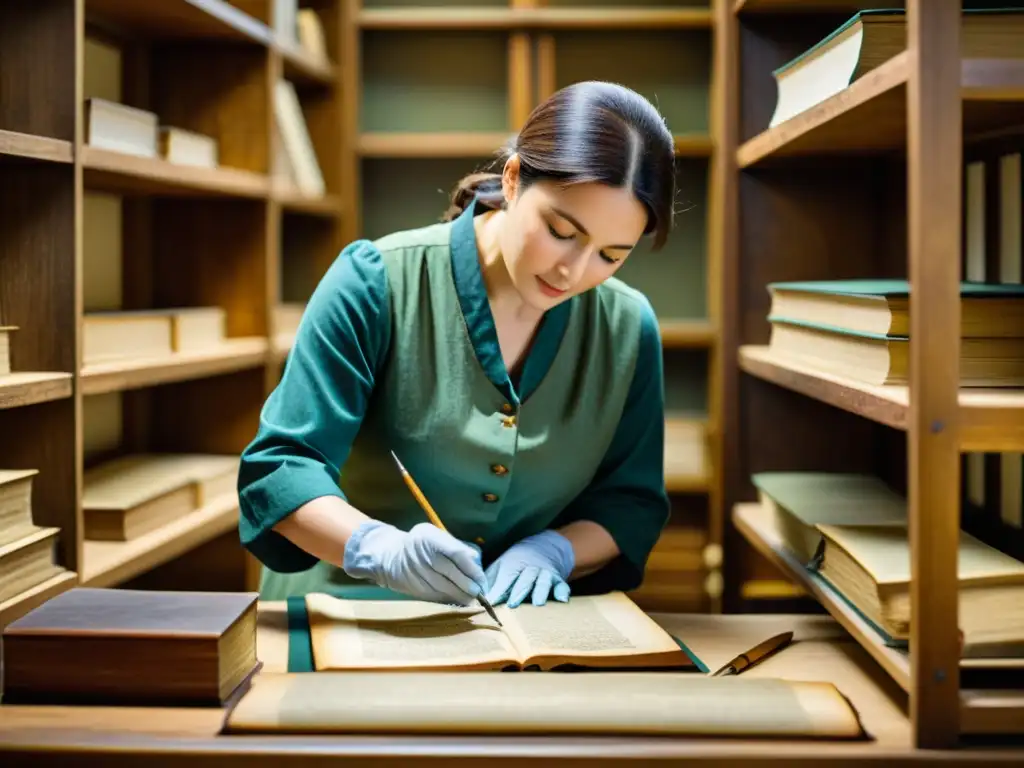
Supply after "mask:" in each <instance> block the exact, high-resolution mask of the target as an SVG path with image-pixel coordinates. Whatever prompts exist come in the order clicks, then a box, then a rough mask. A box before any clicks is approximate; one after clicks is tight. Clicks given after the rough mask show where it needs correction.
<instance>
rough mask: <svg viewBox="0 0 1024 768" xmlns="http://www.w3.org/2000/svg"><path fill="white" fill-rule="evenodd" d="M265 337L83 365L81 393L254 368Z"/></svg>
mask: <svg viewBox="0 0 1024 768" xmlns="http://www.w3.org/2000/svg"><path fill="white" fill-rule="evenodd" d="M267 351H268V342H267V339H265V338H262V337H254V338H235V339H228V340H227V341H226V342H225V343H224V345H223V348H222V349H215V350H210V351H204V352H177V353H174V354H171V355H163V356H161V357H151V358H143V359H138V360H134V359H129V360H123V361H122V360H118V361H114V362H106V363H96V364H93V365H87V366H85V367H83V368H82V375H81V380H82V384H81V387H82V394H84V395H100V394H103V393H105V392H122V391H124V390H128V389H138V388H140V387H152V386H155V385H157V384H168V383H171V382H175V381H187V380H189V379H200V378H206V377H208V376H215V375H219V374H223V373H230V372H232V371H241V370H245V369H247V368H255V367H257V366H260V365H263V364H264V363H265V362H266V357H267Z"/></svg>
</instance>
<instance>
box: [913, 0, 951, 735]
mask: <svg viewBox="0 0 1024 768" xmlns="http://www.w3.org/2000/svg"><path fill="white" fill-rule="evenodd" d="M907 12H908V13H907V48H908V54H909V55H908V61H907V67H908V84H907V118H908V119H907V145H908V152H907V162H908V177H909V178H908V183H909V198H910V199H909V206H908V258H909V273H910V290H911V292H912V294H913V296H914V300H913V302H911V305H910V337H911V338H912V339H914V343H913V344H912V345H911V348H910V404H909V405H910V408H909V421H908V432H909V434H908V443H909V456H908V473H909V475H908V486H909V491H910V492H909V497H908V510H907V511H908V514H909V518H910V573H911V585H910V597H911V625H910V653H911V703H910V707H911V722H912V725H913V728H914V741H915V743H916V745H917V746H919V747H922V748H939V747H950V746H953V745H954V744H955V743H956V739H957V733H958V726H959V723H958V719H959V717H958V716H959V708H958V706H957V701H958V688H959V680H960V678H959V667H958V665H957V663H956V660H957V658H958V657H959V636H958V633H957V585H958V583H959V581H958V577H957V556H958V555H957V553H958V550H959V535H960V504H959V499H960V455H959V445H958V437H959V436H958V428H959V427H958V424H959V413H958V411H959V408H958V402H957V394H958V383H959V354H960V333H959V329H960V290H959V289H960V225H961V215H960V210H961V209H960V184H961V159H962V150H961V104H960V81H961V67H960V56H959V50H960V27H961V21H960V17H961V4H960V2H959V0H939V1H937V2H936V1H935V0H932V1H931V2H928V3H927V7H926V4H924V3H921V2H919V0H910V2H909V3H908V7H907Z"/></svg>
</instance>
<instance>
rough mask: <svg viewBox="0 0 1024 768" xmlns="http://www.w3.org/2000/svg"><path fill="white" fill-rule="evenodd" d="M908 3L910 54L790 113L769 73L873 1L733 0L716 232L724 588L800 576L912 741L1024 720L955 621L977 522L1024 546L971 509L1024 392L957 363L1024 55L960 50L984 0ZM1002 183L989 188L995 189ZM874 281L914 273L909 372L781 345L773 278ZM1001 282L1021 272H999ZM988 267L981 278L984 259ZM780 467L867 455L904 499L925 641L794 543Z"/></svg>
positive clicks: (864, 459)
mask: <svg viewBox="0 0 1024 768" xmlns="http://www.w3.org/2000/svg"><path fill="white" fill-rule="evenodd" d="M891 5H892V4H886V7H890V6H891ZM899 5H902V4H899ZM905 5H906V11H907V24H908V27H907V29H908V37H907V40H908V42H907V46H906V50H904V51H903V52H901V53H897V54H896V55H894V56H893V57H892V58H890V59H889V60H888V61H887V62H885V63H884V64H882V65H880V66H878V67H877V68H875V69H873V70H872V71H870V72H869V73H867V74H865V75H864V76H863V77H861V78H860V79H858V80H856V81H855V82H854V83H853V84H851V85H850V86H848V87H847V88H846V89H845V90H844V91H843V92H842V93H840V94H838V95H836V96H834V97H832V98H831V99H828V100H826V101H823V102H821V103H819V104H818V105H817V106H815V107H812V108H810V109H807V110H806V111H804V112H803V113H801V114H799V115H797V116H795V117H792V118H790V119H789V120H787V121H785V122H783V123H781V124H779V125H777V126H775V127H773V128H772V127H768V125H769V119H770V117H771V114H772V110H773V109H774V103H775V87H774V84H773V82H772V75H771V72H772V70H773V69H774V68H775V67H777V66H779V65H781V64H783V63H785V62H786V61H789V60H790V59H792V58H793V57H794V56H796V55H797V54H799V53H801V52H802V51H804V50H806V49H807V48H808V47H810V46H811V45H813V44H814V43H815V42H817V41H818V40H820V39H822V38H823V37H824V36H825V35H827V34H828V33H830V32H831V31H832V30H834V29H836V28H837V27H838V26H839V25H840V24H842V23H843V22H844V21H846V20H847V19H848V18H849V17H850V15H851V14H852V13H853V12H855V11H856V10H859V9H861V8H869V7H875V4H870V3H853V2H816V1H814V0H810V1H809V2H801V3H796V2H792V1H790V0H732V2H728V3H724V4H722V5H720V6H719V7H718V9H717V16H716V22H717V32H718V39H719V41H720V43H721V44H722V49H721V50H720V55H721V56H722V57H723V65H722V66H723V70H722V71H721V72H719V74H720V76H721V77H722V78H723V80H724V81H725V82H726V83H727V84H728V85H727V87H726V88H725V89H724V92H725V94H726V100H725V102H724V103H722V104H720V105H719V109H720V110H721V114H722V115H723V116H724V118H725V120H724V128H723V131H722V133H721V144H720V146H719V150H720V152H721V155H722V157H723V158H724V163H725V165H726V166H727V167H725V168H723V169H722V170H721V172H722V188H721V195H722V204H723V206H724V209H725V211H726V213H725V215H724V218H723V221H722V223H723V226H722V228H721V230H719V232H718V234H719V235H720V236H721V238H722V251H723V254H724V257H723V267H722V275H723V283H722V294H721V300H722V302H723V306H722V314H721V317H722V323H721V334H722V342H721V343H722V348H723V355H725V356H727V358H728V360H729V363H728V365H727V366H726V367H725V369H724V375H723V380H722V397H723V406H722V415H721V423H722V427H723V435H724V443H723V446H722V451H723V454H722V457H721V461H722V466H723V467H724V488H725V505H726V508H727V509H729V510H730V519H731V523H732V524H731V526H729V530H728V532H727V535H726V556H725V563H726V580H725V583H726V585H727V593H726V599H725V603H726V606H727V608H735V607H737V606H741V605H742V595H741V594H739V593H740V591H741V589H742V587H743V585H744V584H746V583H748V582H749V581H750V580H751V579H752V578H759V579H762V580H769V579H782V580H785V581H788V582H791V583H792V584H794V585H796V586H797V587H799V588H800V589H801V590H802V591H803V593H804V594H805V595H807V596H808V597H810V598H811V599H812V600H813V602H814V604H815V605H816V606H818V607H819V608H820V609H822V610H825V611H827V612H828V613H830V614H831V615H832V616H834V617H835V618H836V620H837V621H838V622H839V623H840V624H841V625H842V626H843V627H844V628H845V629H846V630H847V631H848V632H849V634H850V636H851V637H853V638H854V639H855V640H857V641H858V642H859V643H860V644H861V645H862V646H863V647H864V648H865V650H866V651H867V652H868V653H869V654H870V656H871V657H872V658H873V660H874V663H875V664H877V666H878V669H879V670H880V671H881V672H882V674H884V675H885V676H887V677H888V678H891V680H892V681H893V682H894V683H895V684H896V685H897V686H898V688H899V689H901V691H902V694H903V696H904V698H903V704H904V709H905V711H906V713H907V717H908V720H909V723H910V728H911V733H912V739H913V742H914V744H915V746H917V747H920V748H950V747H954V746H956V745H957V744H959V743H960V742H961V741H962V740H963V739H965V738H966V737H968V736H972V735H979V734H997V733H1001V734H1005V733H1019V732H1020V724H1021V723H1022V722H1024V694H1022V691H1021V686H1020V684H1019V681H1018V682H1014V681H1015V680H1018V678H1016V677H1014V673H1015V669H1016V668H1015V667H1014V668H1013V669H1010V668H1007V669H1006V670H1004V673H1003V674H1000V673H999V672H998V671H997V673H996V674H995V675H994V676H993V675H992V674H989V675H987V676H985V675H981V674H979V671H978V670H977V669H975V667H976V666H978V665H977V664H976V663H973V662H972V661H971V660H960V651H959V639H958V632H957V623H956V621H955V619H954V616H955V614H956V611H957V606H956V595H957V581H956V560H957V537H958V533H959V530H960V528H961V526H963V528H964V530H967V531H969V532H971V533H973V534H974V535H976V536H978V537H979V538H982V539H983V540H985V541H987V543H989V544H992V545H993V546H996V547H997V548H1000V549H1002V550H1003V551H1005V552H1008V553H1011V554H1015V555H1016V556H1017V557H1018V559H1019V558H1020V553H1021V544H1022V543H1024V536H1022V533H1021V529H1020V527H1019V525H1018V526H1016V527H1014V526H1012V525H1009V524H1007V523H1006V521H1005V520H1002V521H1001V520H998V519H996V520H995V521H993V519H992V518H991V516H990V510H988V511H986V510H978V509H976V508H974V506H972V503H970V502H972V501H973V500H971V499H969V496H970V493H969V491H968V490H967V489H966V486H967V485H969V483H970V481H971V478H970V472H968V471H967V468H968V467H969V463H970V459H971V455H972V454H980V453H985V454H989V455H990V456H991V457H992V458H995V460H996V462H997V463H998V462H999V460H1000V457H999V456H992V455H993V454H1000V455H1001V457H1002V458H1003V460H1004V462H1005V459H1006V457H1007V456H1009V457H1013V456H1016V463H1017V465H1018V468H1019V453H1020V452H1021V451H1022V446H1024V443H1022V431H1021V420H1020V417H1019V412H1020V405H1021V403H1022V402H1024V401H1022V399H1021V398H1022V395H1021V392H1020V391H1019V390H1015V389H1001V390H985V389H969V388H960V387H959V386H958V381H957V380H958V370H959V364H958V362H957V361H958V355H959V350H960V341H959V338H960V333H959V321H960V302H959V291H958V283H959V281H960V280H961V279H967V278H962V275H964V273H965V272H966V273H967V274H968V275H971V273H972V271H973V270H975V267H973V266H971V264H970V263H969V262H968V263H966V264H965V261H966V259H967V255H966V254H968V253H969V252H970V250H971V248H969V247H965V246H966V245H967V243H968V239H967V238H968V234H967V232H966V230H967V229H970V228H971V227H972V226H974V225H973V224H971V217H973V216H976V214H974V213H972V212H971V211H970V210H967V209H966V208H965V205H966V202H967V196H968V194H969V188H970V179H969V178H968V177H969V176H970V174H969V173H968V170H972V169H970V166H972V165H974V166H977V165H978V164H984V165H985V166H986V168H988V167H992V163H993V162H995V166H996V167H998V160H999V159H1000V157H1002V156H1004V155H1005V154H1006V153H1011V152H1017V153H1019V152H1020V151H1021V148H1022V147H1024V138H1022V137H1021V134H1020V131H1019V125H1020V124H1021V119H1020V118H1021V108H1022V105H1024V65H1021V63H1020V62H1018V61H1000V60H971V59H966V58H964V59H962V58H961V56H960V47H959V46H960V31H959V30H960V14H961V8H962V7H966V6H968V5H969V4H968V3H963V4H961V3H960V2H956V1H955V0H941V1H939V0H929V1H928V2H922V1H921V0H916V1H915V0H911V1H910V2H907V3H906V4H905ZM965 166H966V167H967V170H965ZM972 172H973V170H972ZM992 183H993V184H995V187H992V186H989V187H988V189H989V190H993V189H995V190H996V191H997V192H998V182H997V181H995V182H992ZM1017 207H1018V208H1019V205H1018V206H1017ZM996 208H998V206H996ZM1018 215H1019V211H1018ZM975 224H977V222H975ZM985 226H989V224H988V223H986V224H985ZM989 232H990V234H991V233H993V232H994V233H995V236H996V240H995V243H996V245H995V246H989V249H988V250H986V251H985V253H984V258H983V261H991V260H992V259H993V258H994V259H995V260H996V261H997V262H998V260H999V256H998V249H999V247H1000V245H999V242H1000V241H999V239H998V233H999V232H1000V230H999V229H998V225H997V226H996V229H995V230H992V229H990V230H989ZM1004 242H1005V241H1004ZM1003 248H1004V250H1005V246H1003ZM989 251H992V252H991V253H990V252H989ZM1003 255H1004V256H1005V255H1006V254H1005V253H1004V254H1003ZM1018 261H1019V254H1018ZM982 266H983V267H984V266H985V265H982ZM858 277H870V278H885V277H891V278H907V279H909V280H910V283H911V291H912V295H913V301H912V303H911V309H910V313H911V321H910V322H911V331H910V336H911V338H913V339H914V342H913V344H912V346H911V348H910V353H909V354H910V360H911V374H910V382H909V385H907V386H870V385H865V384H863V383H860V382H857V381H853V380H850V379H846V378H843V377H840V376H835V375H831V374H828V373H822V372H820V371H818V370H815V369H813V368H811V367H806V366H803V365H798V364H794V363H792V362H789V361H786V360H784V359H781V358H779V357H778V355H775V354H773V353H772V352H771V351H770V349H769V347H768V341H769V334H770V324H769V322H768V321H767V315H768V309H769V303H770V296H769V293H768V291H767V288H766V286H767V284H768V283H770V282H773V281H781V280H821V279H836V280H841V279H850V278H858ZM1001 278H1003V280H1002V281H1004V282H1009V281H1011V280H1008V279H1005V276H1004V275H997V274H995V273H993V272H989V273H988V274H987V275H983V276H981V279H987V280H989V281H991V282H999V281H1000V279H1001ZM970 279H978V276H977V272H976V271H974V276H973V277H970ZM1016 281H1017V282H1020V280H1019V278H1017V280H1016ZM1011 464H1012V461H1011ZM771 470H787V471H822V472H853V473H866V474H871V475H874V476H876V477H879V478H880V479H882V480H884V481H885V482H886V483H887V484H889V485H890V486H891V487H893V488H894V489H896V490H897V491H898V492H899V493H901V494H904V495H905V496H906V498H907V511H908V515H909V521H910V523H909V540H910V552H911V564H912V565H911V572H912V574H913V576H912V581H911V592H910V594H911V609H910V610H911V615H912V619H911V637H910V645H909V650H906V651H905V650H898V649H896V648H893V647H890V646H888V645H886V644H885V643H884V642H883V640H882V639H881V636H880V634H879V633H878V632H877V631H876V630H875V629H874V628H873V627H872V626H871V625H870V624H869V623H868V622H867V621H866V620H865V618H864V617H863V615H862V614H860V613H859V612H858V611H857V610H855V609H852V608H851V607H850V603H849V602H848V601H847V599H846V598H845V597H843V596H841V595H840V594H839V593H838V592H837V591H836V590H835V589H834V588H832V587H831V586H830V584H829V583H828V582H826V581H824V580H823V579H821V578H819V577H818V576H817V574H814V573H812V572H810V571H808V570H807V569H806V568H805V567H804V566H803V565H802V564H801V563H800V562H799V561H798V560H797V559H796V558H794V556H793V555H792V553H791V552H790V551H789V550H788V549H787V548H786V546H784V544H783V541H782V539H781V538H780V535H779V533H778V531H777V529H776V527H775V523H774V522H773V520H772V517H771V515H770V514H769V512H768V510H767V509H765V508H764V507H762V506H761V505H760V504H758V503H756V500H757V492H756V490H755V488H754V486H753V484H752V482H751V475H752V474H754V473H757V472H765V471H771ZM987 490H988V491H989V494H991V495H990V496H989V499H988V501H989V506H991V505H993V504H994V505H996V506H998V505H999V503H1000V488H999V487H998V485H997V486H996V487H995V488H994V489H993V488H992V487H991V484H990V485H989V488H988V489H987ZM1011 495H1012V493H1011ZM993 497H994V498H993ZM1003 498H1004V499H1005V498H1006V495H1005V493H1004V495H1003ZM996 516H997V517H998V512H997V513H996ZM1013 666H1014V665H1013V664H1012V663H1011V664H1010V665H1009V667H1013ZM987 671H988V672H991V670H987Z"/></svg>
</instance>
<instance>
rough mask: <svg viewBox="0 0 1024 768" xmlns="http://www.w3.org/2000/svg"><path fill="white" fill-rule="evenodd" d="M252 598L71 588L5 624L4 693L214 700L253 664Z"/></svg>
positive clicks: (230, 693)
mask: <svg viewBox="0 0 1024 768" xmlns="http://www.w3.org/2000/svg"><path fill="white" fill-rule="evenodd" d="M256 600H257V595H256V594H253V593H226V592H224V593H221V592H161V591H145V590H129V589H94V588H86V587H79V588H75V589H71V590H69V591H67V592H65V593H63V594H61V595H58V596H57V597H55V598H53V599H52V600H49V601H48V602H46V603H44V604H43V605H41V606H39V607H38V608H36V609H35V610H33V611H30V612H29V613H27V614H25V615H24V616H22V617H21V618H20V619H18V620H16V621H14V622H12V623H11V624H9V625H8V626H7V627H6V628H5V629H4V632H3V670H4V689H3V701H4V702H5V703H14V702H21V703H29V702H40V703H41V702H47V703H57V704H73V703H92V704H134V705H154V706H188V705H198V706H221V705H223V704H224V703H226V702H227V701H229V700H230V699H232V698H234V697H235V695H237V694H238V693H240V692H241V691H242V690H244V689H245V688H246V687H247V684H248V682H249V681H250V680H251V678H252V676H253V674H254V673H255V672H256V670H257V669H258V667H259V662H258V661H257V658H256Z"/></svg>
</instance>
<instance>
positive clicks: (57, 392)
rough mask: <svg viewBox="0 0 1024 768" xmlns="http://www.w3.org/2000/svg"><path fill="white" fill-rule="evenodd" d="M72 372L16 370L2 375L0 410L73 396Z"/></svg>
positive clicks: (0, 382) (0, 379) (0, 380)
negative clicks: (28, 371) (27, 371)
mask: <svg viewBox="0 0 1024 768" xmlns="http://www.w3.org/2000/svg"><path fill="white" fill-rule="evenodd" d="M73 386H74V384H73V382H72V376H71V374H70V373H24V372H14V373H9V374H7V375H5V376H0V410H2V409H4V408H17V407H19V406H25V405H35V404H36V403H45V402H49V401H50V400H61V399H63V398H65V397H71V390H72V387H73Z"/></svg>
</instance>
